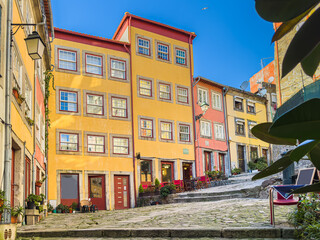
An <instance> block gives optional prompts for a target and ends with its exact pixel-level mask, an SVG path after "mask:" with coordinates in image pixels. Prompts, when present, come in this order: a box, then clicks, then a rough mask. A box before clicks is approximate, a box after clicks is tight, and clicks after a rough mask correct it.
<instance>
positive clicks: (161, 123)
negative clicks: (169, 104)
mask: <svg viewBox="0 0 320 240" xmlns="http://www.w3.org/2000/svg"><path fill="white" fill-rule="evenodd" d="M163 124H169V126H170V130H163V129H162V126H163ZM163 133H169V134H170V138H163V137H162V134H163ZM160 139H161V140H169V141H172V140H173V124H172V122H169V121H165V120H161V121H160Z"/></svg>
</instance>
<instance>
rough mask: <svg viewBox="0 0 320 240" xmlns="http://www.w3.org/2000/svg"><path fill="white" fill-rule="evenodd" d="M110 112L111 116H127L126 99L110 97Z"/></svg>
mask: <svg viewBox="0 0 320 240" xmlns="http://www.w3.org/2000/svg"><path fill="white" fill-rule="evenodd" d="M111 114H112V117H120V118H127V117H128V111H127V99H126V98H119V97H111Z"/></svg>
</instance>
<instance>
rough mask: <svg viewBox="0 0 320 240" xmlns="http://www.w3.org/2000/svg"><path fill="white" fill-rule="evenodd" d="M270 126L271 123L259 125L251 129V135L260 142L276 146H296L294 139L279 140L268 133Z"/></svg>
mask: <svg viewBox="0 0 320 240" xmlns="http://www.w3.org/2000/svg"><path fill="white" fill-rule="evenodd" d="M271 125H272V123H271V122H266V123H260V124H258V125H256V126H254V127H253V128H252V129H251V133H252V134H253V135H254V136H255V137H256V138H259V139H260V140H262V141H265V142H267V143H271V144H278V145H296V142H297V141H296V139H291V138H279V137H275V136H272V135H271V134H270V133H269V128H270V126H271Z"/></svg>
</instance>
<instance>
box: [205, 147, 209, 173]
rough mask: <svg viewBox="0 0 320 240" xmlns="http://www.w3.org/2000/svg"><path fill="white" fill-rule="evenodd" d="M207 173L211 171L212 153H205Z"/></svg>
mask: <svg viewBox="0 0 320 240" xmlns="http://www.w3.org/2000/svg"><path fill="white" fill-rule="evenodd" d="M204 164H205V168H204V169H205V172H207V171H211V152H206V151H205V152H204Z"/></svg>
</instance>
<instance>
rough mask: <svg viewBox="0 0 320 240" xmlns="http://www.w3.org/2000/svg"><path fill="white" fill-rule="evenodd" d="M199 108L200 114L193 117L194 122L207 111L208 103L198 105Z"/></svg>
mask: <svg viewBox="0 0 320 240" xmlns="http://www.w3.org/2000/svg"><path fill="white" fill-rule="evenodd" d="M200 108H201V110H202V113H200V114H199V115H197V116H195V119H196V121H197V120H199V119H200V118H201V117H202V116H203V115H204V114H205V113H206V111H207V110H208V109H209V104H208V103H206V102H205V103H202V104H201V105H200Z"/></svg>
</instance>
